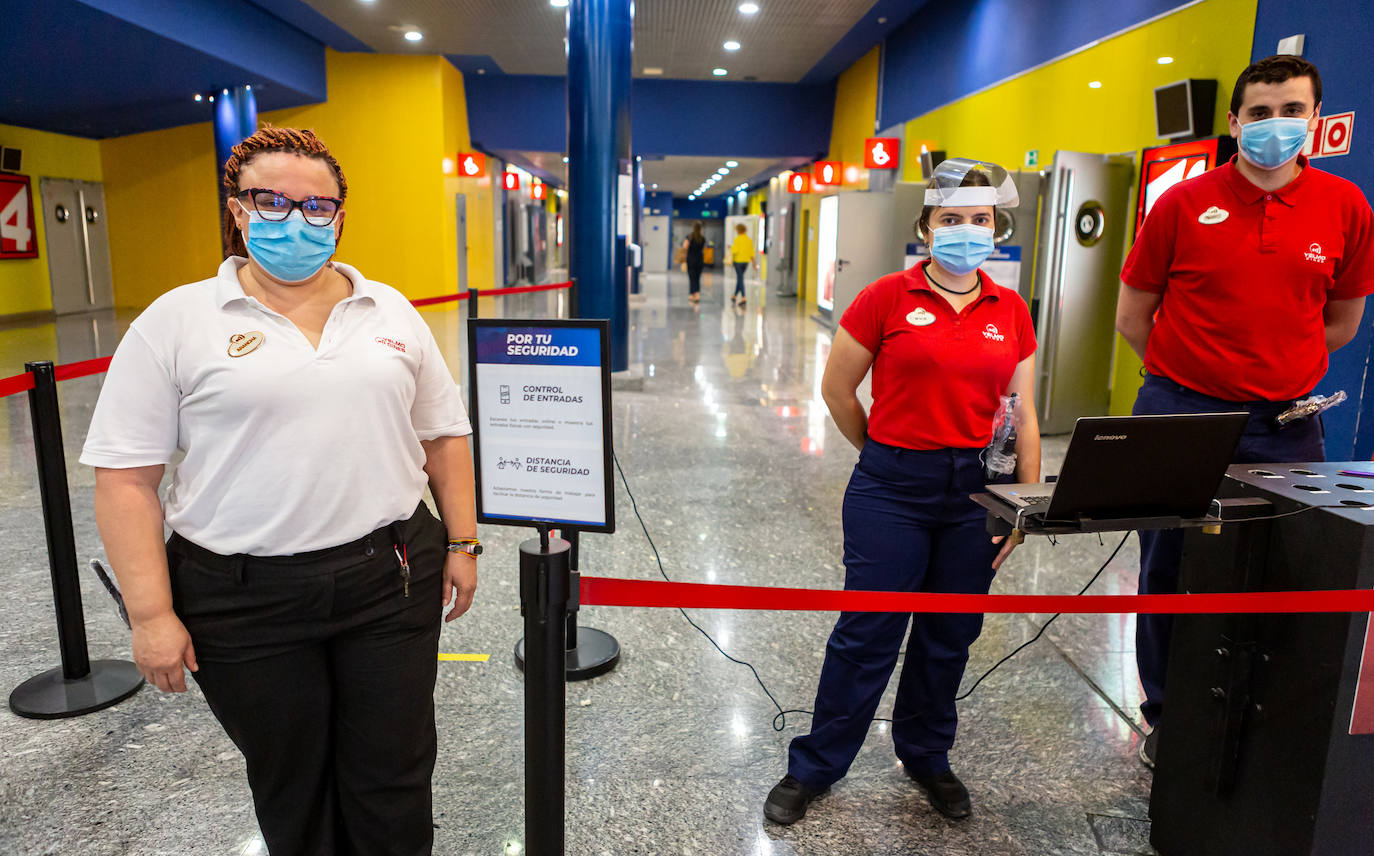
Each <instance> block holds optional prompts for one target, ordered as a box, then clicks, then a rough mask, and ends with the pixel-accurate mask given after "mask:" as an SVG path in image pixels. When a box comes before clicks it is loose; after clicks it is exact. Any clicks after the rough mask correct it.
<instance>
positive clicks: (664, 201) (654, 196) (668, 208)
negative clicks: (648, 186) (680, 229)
mask: <svg viewBox="0 0 1374 856" xmlns="http://www.w3.org/2000/svg"><path fill="white" fill-rule="evenodd" d="M644 213H645V214H650V215H652V214H667V215H668V216H669V217H671V216H673V194H671V193H668V192H666V191H662V190H655V191H651V192H649V193H646V194H644Z"/></svg>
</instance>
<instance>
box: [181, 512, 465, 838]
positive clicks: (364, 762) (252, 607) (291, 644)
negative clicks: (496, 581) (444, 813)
mask: <svg viewBox="0 0 1374 856" xmlns="http://www.w3.org/2000/svg"><path fill="white" fill-rule="evenodd" d="M445 542H446V534H445V530H444V527H443V524H441V523H440V522H439V521H438V520H436V519H435V518H434V516H433V515H432V514H431V513H430V512H429V510H428V508H427V507H426V506H425V505H424V504H423V503H421V504H420V507H419V508H418V509H417V510H416V513H415V514H414V516H412V517H411V518H410V519H408V520H405V521H399V522H398V523H396V524H393V525H391V526H387V527H383V528H381V529H378V530H377V531H375V532H373V533H371V534H370V535H367V536H365V537H363V538H360V539H358V540H357V541H353V542H351V543H349V544H344V545H342V546H339V547H335V548H331V549H328V550H319V551H315V552H312V553H305V554H299V555H296V556H285V557H280V558H260V557H254V556H221V555H218V554H216V553H212V552H210V551H208V550H205V549H203V548H201V547H198V546H196V545H194V544H191V543H190V542H188V541H186V540H185V539H184V538H181V537H180V536H178V535H175V534H174V535H173V536H172V537H171V539H170V540H169V541H168V542H167V558H168V564H169V566H170V569H171V578H172V597H173V604H174V607H175V609H176V613H177V615H178V616H179V617H180V618H181V620H182V622H183V623H184V624H185V625H186V629H187V630H188V631H189V632H190V634H191V640H192V642H193V643H194V645H195V648H196V658H197V660H198V662H199V666H200V670H199V671H198V672H197V673H196V674H195V678H196V682H197V683H198V684H199V685H200V687H201V689H202V690H203V691H204V693H205V698H206V700H207V701H208V702H209V703H210V709H211V710H212V711H213V712H214V714H215V717H216V718H217V719H219V721H220V724H221V725H223V726H224V730H225V731H226V732H227V733H228V735H229V737H230V738H231V739H232V740H233V741H234V744H235V745H236V746H238V748H239V750H240V751H241V752H243V755H244V758H245V760H246V761H247V764H248V784H249V786H250V787H251V788H252V791H253V804H254V806H255V808H256V810H257V816H258V825H259V826H260V827H261V829H262V835H263V839H264V841H265V842H266V844H267V849H268V852H269V853H271V856H345V855H346V854H347V856H355V854H356V856H364V854H365V855H366V856H421V854H429V853H430V852H431V849H432V846H433V840H434V827H433V813H432V797H431V792H430V780H431V777H432V775H433V772H434V761H435V756H436V751H437V749H436V746H437V740H436V734H435V726H434V681H435V676H436V671H437V661H438V648H439V627H440V602H439V599H440V596H441V583H442V578H443V567H444V559H445V557H446V555H447V553H446V552H445ZM402 543H403V544H404V545H405V550H406V553H407V555H408V559H409V563H410V569H411V580H410V593H409V596H406V595H405V593H404V590H403V581H402V577H401V570H400V562H399V561H398V559H397V557H396V554H395V552H394V549H393V548H394V546H395V545H397V544H402Z"/></svg>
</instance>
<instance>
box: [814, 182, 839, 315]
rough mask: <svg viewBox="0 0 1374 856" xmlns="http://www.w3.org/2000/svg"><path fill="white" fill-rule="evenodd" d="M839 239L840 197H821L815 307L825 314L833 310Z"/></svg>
mask: <svg viewBox="0 0 1374 856" xmlns="http://www.w3.org/2000/svg"><path fill="white" fill-rule="evenodd" d="M839 237H840V197H838V196H825V197H822V198H821V217H820V236H819V240H818V241H817V243H816V283H817V286H818V288H817V292H818V293H817V294H816V305H817V306H818V307H820V308H821V309H823V310H825V311H826V312H829V311H831V310H833V309H834V308H835V256H836V242H837V241H838V240H839Z"/></svg>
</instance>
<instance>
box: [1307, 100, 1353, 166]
mask: <svg viewBox="0 0 1374 856" xmlns="http://www.w3.org/2000/svg"><path fill="white" fill-rule="evenodd" d="M1354 131H1355V112H1354V111H1353V110H1352V111H1350V112H1348V113H1336V114H1333V115H1331V116H1323V117H1321V118H1320V119H1318V120H1317V130H1315V131H1313V132H1312V133H1311V134H1309V135H1308V136H1307V144H1306V145H1305V146H1303V150H1302V151H1303V154H1305V155H1307V156H1308V157H1310V158H1328V157H1331V156H1332V155H1348V154H1350V136H1351V134H1353V133H1354Z"/></svg>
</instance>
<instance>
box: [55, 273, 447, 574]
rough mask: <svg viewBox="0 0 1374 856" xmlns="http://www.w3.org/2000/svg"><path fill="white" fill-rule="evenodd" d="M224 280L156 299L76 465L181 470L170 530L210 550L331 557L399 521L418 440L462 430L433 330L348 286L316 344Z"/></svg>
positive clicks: (413, 501) (131, 339)
mask: <svg viewBox="0 0 1374 856" xmlns="http://www.w3.org/2000/svg"><path fill="white" fill-rule="evenodd" d="M244 264H247V260H246V259H243V258H239V257H231V258H229V259H226V260H225V262H224V264H222V265H220V268H219V273H218V275H217V276H216V277H215V278H213V279H207V280H204V281H203V282H197V283H193V284H191V285H183V286H181V287H180V288H177V289H174V290H172V291H170V292H168V293H166V294H164V295H162V296H161V297H159V298H158V299H157V300H156V301H155V302H154V303H153V305H152V306H150V307H148V309H147V310H146V311H145V312H144V313H143V314H141V315H139V316H138V318H137V319H135V320H134V322H133V325H132V326H131V327H130V328H129V332H128V333H127V334H125V336H124V339H123V340H122V341H121V342H120V343H119V347H118V349H116V351H115V355H114V360H113V362H112V363H111V364H110V370H109V373H108V374H107V375H106V377H105V384H104V387H103V388H102V389H101V392H100V399H99V401H98V402H97V403H96V407H95V414H94V416H93V417H92V419H91V429H90V433H89V435H88V436H87V438H86V445H85V448H84V449H83V450H82V453H81V463H83V464H89V465H91V466H95V467H109V468H115V469H122V468H128V467H144V466H152V465H156V464H168V463H171V461H172V459H173V454H174V453H175V452H176V451H177V450H181V451H183V452H185V458H184V459H183V460H182V462H181V463H180V464H179V465H177V467H176V471H175V474H174V476H173V479H172V484H171V488H170V490H169V491H168V493H167V497H166V500H165V502H164V516H165V518H166V521H167V524H168V525H169V526H171V528H172V529H173V530H174V531H176V532H178V533H179V534H180V535H181V536H182V537H183V538H186V539H187V540H189V541H191V542H192V543H194V544H199V545H200V546H202V547H205V548H206V549H209V550H213V551H214V552H216V553H221V554H226V555H231V554H236V553H246V554H249V555H255V556H282V555H290V554H294V553H301V552H306V551H309V550H318V549H322V548H325V547H333V546H336V545H339V544H344V543H347V542H349V541H352V540H355V539H357V538H361V537H362V536H363V535H366V534H367V533H368V532H371V531H372V530H374V529H376V528H378V527H380V526H383V525H385V524H388V523H391V522H393V521H395V520H400V519H404V518H406V517H409V516H410V515H411V514H412V513H413V512H414V511H415V507H416V505H417V504H418V503H419V501H420V498H421V496H422V495H423V494H424V490H425V485H426V483H427V481H428V479H427V477H426V476H425V473H424V469H423V467H424V463H425V454H424V450H423V448H422V447H421V446H420V441H421V440H432V439H434V438H436V437H449V436H453V437H456V436H463V435H466V434H470V433H472V427H471V425H470V424H469V422H468V418H467V413H466V411H465V409H464V407H463V401H462V398H461V396H460V394H459V391H458V386H457V384H456V383H454V381H453V377H452V376H451V375H450V374H449V371H448V367H447V366H446V365H445V364H444V358H443V356H442V355H441V354H440V353H439V348H438V345H437V343H436V342H435V341H434V336H433V334H432V333H431V332H430V329H429V325H427V324H426V323H425V322H424V319H422V318H421V317H420V314H419V313H418V312H416V311H415V308H414V307H413V306H411V305H410V302H409V301H407V300H406V298H405V297H404V296H403V295H402V294H401V293H400V292H398V291H396V290H395V289H393V288H390V287H389V286H386V285H382V284H381V283H377V282H369V281H368V280H367V279H364V278H363V276H362V274H360V273H358V271H357V270H355V269H354V268H352V267H349V266H348V265H345V264H340V263H338V262H334V263H333V264H334V268H335V269H336V270H337V271H339V272H340V273H342V274H343V275H344V276H346V277H348V279H349V281H350V282H352V284H353V294H352V296H350V297H348V298H346V299H345V300H343V301H340V302H339V304H338V305H337V306H335V307H334V310H333V312H332V313H331V314H330V316H329V320H328V321H327V322H326V323H325V327H324V333H323V335H322V336H321V338H320V345H319V349H318V350H316V349H315V348H313V347H311V345H310V342H309V341H308V340H307V339H306V338H305V335H304V334H302V333H301V332H300V330H298V329H297V328H296V326H295V325H294V324H292V323H291V321H289V320H288V319H287V318H286V317H285V316H282V315H279V314H278V313H276V312H273V311H272V310H271V309H268V308H267V307H266V306H264V305H263V304H262V303H261V302H259V301H258V300H256V299H255V298H252V297H248V296H246V295H245V294H244V293H243V288H242V287H241V286H240V285H239V280H238V271H239V268H241V267H242V266H243V265H244Z"/></svg>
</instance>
